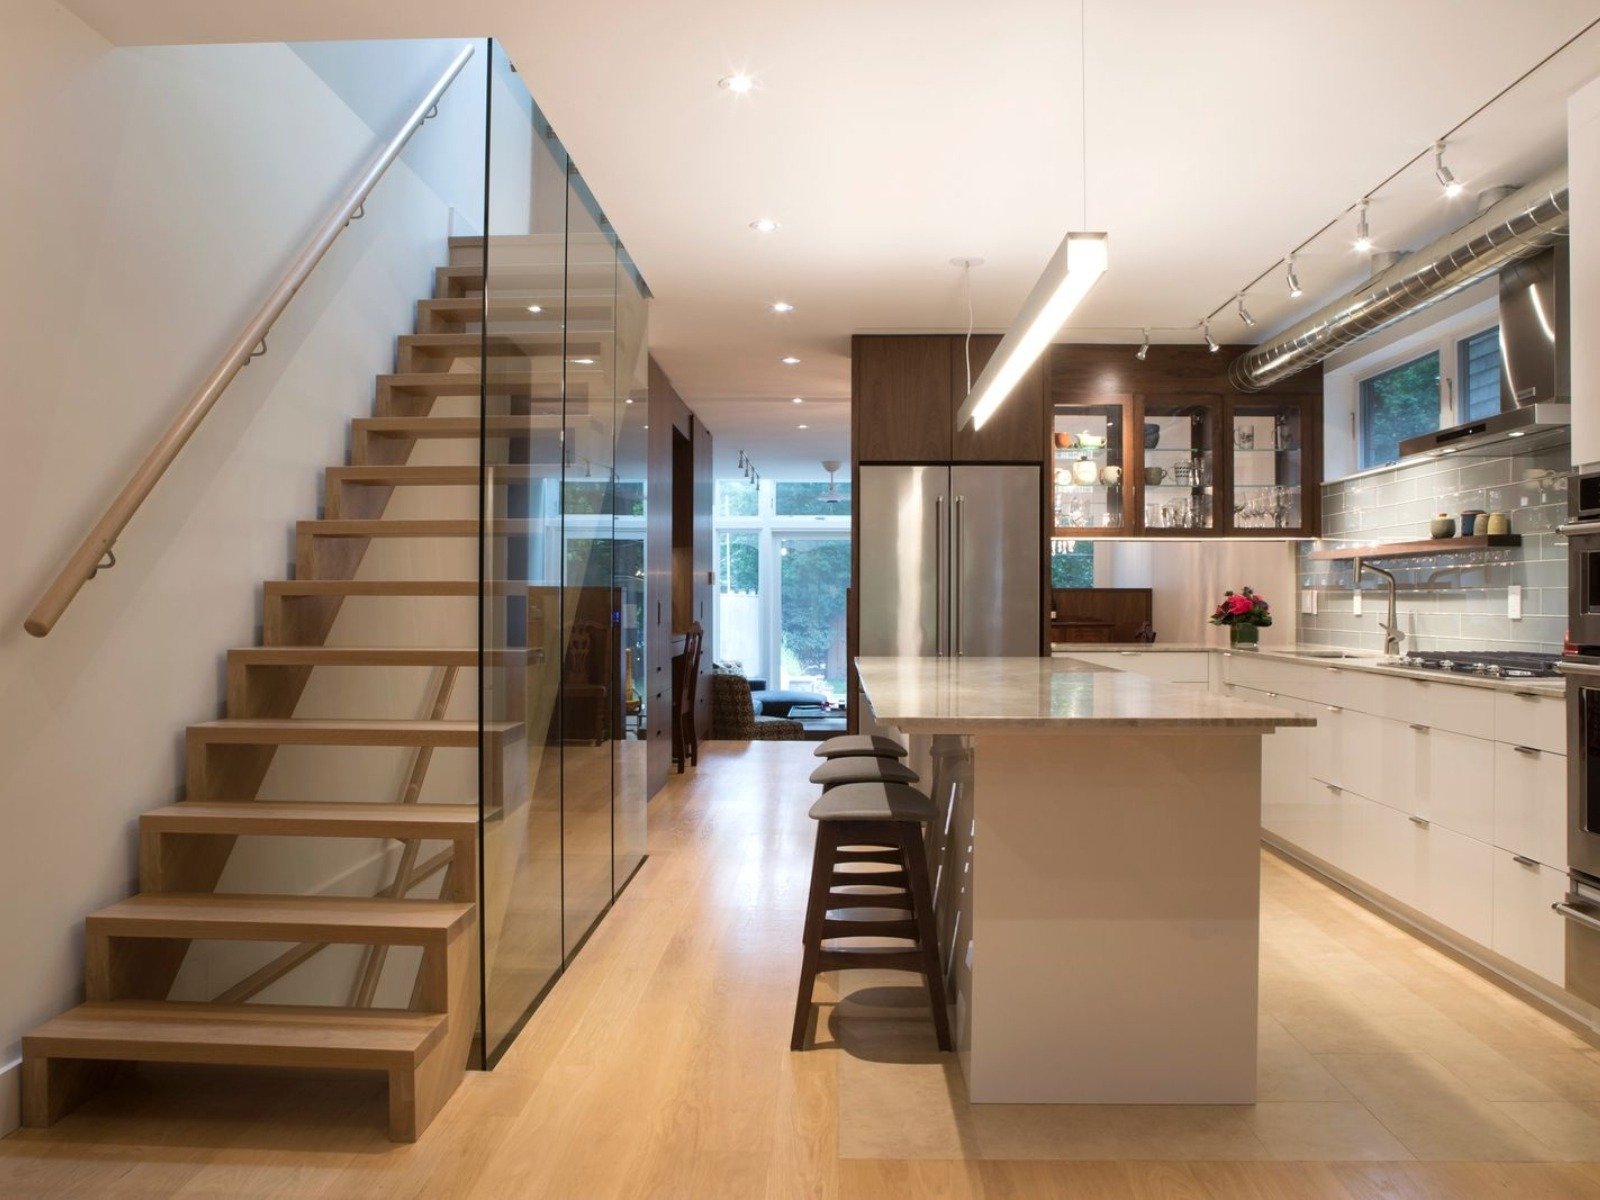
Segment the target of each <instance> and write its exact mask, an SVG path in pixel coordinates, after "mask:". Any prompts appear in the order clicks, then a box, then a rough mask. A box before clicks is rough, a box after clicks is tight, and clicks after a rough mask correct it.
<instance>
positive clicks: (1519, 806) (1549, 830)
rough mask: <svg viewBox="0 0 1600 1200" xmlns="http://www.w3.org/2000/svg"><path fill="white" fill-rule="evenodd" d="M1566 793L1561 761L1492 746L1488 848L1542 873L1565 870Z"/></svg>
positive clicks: (1522, 747) (1544, 753) (1554, 756)
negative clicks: (1527, 861) (1522, 859)
mask: <svg viewBox="0 0 1600 1200" xmlns="http://www.w3.org/2000/svg"><path fill="white" fill-rule="evenodd" d="M1566 790H1567V758H1566V755H1564V754H1552V753H1551V752H1550V751H1548V750H1539V749H1536V748H1534V747H1532V746H1527V745H1520V744H1519V745H1515V746H1508V745H1506V744H1505V743H1504V742H1497V743H1495V747H1494V837H1493V839H1492V840H1493V841H1494V844H1495V845H1496V846H1500V847H1502V848H1503V849H1506V850H1509V851H1510V852H1511V853H1513V854H1521V855H1524V856H1526V857H1528V858H1532V859H1537V860H1538V861H1539V862H1541V863H1543V864H1544V865H1545V866H1547V867H1557V868H1561V867H1565V866H1566V863H1567V806H1566V803H1565V796H1566Z"/></svg>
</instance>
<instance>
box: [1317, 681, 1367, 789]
mask: <svg viewBox="0 0 1600 1200" xmlns="http://www.w3.org/2000/svg"><path fill="white" fill-rule="evenodd" d="M1307 711H1308V712H1309V713H1310V714H1311V715H1312V716H1314V717H1315V718H1316V719H1317V725H1316V728H1315V730H1313V732H1312V737H1311V774H1312V777H1313V778H1315V779H1320V780H1322V782H1324V783H1331V784H1335V785H1337V786H1338V787H1342V788H1343V789H1344V790H1345V791H1347V792H1355V793H1356V794H1357V795H1359V796H1369V797H1370V796H1378V795H1381V794H1382V793H1381V790H1380V789H1381V787H1382V771H1383V756H1382V751H1383V719H1382V718H1381V717H1375V716H1373V715H1372V714H1371V713H1365V712H1361V711H1359V710H1357V709H1353V708H1345V707H1343V706H1341V705H1337V704H1313V705H1311V706H1310V707H1309V708H1308V709H1307Z"/></svg>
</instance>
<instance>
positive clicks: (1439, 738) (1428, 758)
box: [1377, 720, 1495, 842]
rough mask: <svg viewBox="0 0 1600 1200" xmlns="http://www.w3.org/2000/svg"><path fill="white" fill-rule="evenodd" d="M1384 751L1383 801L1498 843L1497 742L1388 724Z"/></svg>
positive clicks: (1413, 724) (1380, 792)
mask: <svg viewBox="0 0 1600 1200" xmlns="http://www.w3.org/2000/svg"><path fill="white" fill-rule="evenodd" d="M1382 746H1383V748H1382V753H1381V755H1380V758H1381V763H1380V766H1379V772H1378V774H1379V788H1378V792H1377V798H1378V799H1379V800H1382V801H1383V802H1384V803H1385V804H1387V805H1389V806H1391V807H1392V808H1397V809H1399V810H1400V811H1401V812H1403V813H1405V814H1407V815H1408V816H1413V815H1414V816H1419V817H1426V818H1427V819H1428V820H1430V821H1433V822H1435V823H1436V824H1439V825H1443V826H1445V827H1446V828H1448V829H1453V830H1455V831H1456V832H1457V833H1464V834H1466V835H1467V836H1468V837H1470V838H1476V839H1477V840H1478V841H1480V842H1492V841H1493V840H1494V772H1495V744H1494V743H1493V742H1488V741H1484V740H1483V739H1482V738H1472V737H1463V736H1462V735H1461V734H1459V733H1451V732H1450V731H1449V730H1448V729H1436V728H1434V727H1433V726H1431V725H1426V724H1423V723H1422V722H1419V721H1412V722H1408V723H1406V724H1402V723H1401V722H1399V721H1389V720H1386V721H1384V722H1383V743H1382Z"/></svg>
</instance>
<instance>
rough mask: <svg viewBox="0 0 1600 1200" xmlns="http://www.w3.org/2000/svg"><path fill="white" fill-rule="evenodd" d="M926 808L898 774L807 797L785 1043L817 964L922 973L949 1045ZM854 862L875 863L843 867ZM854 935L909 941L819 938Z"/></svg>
mask: <svg viewBox="0 0 1600 1200" xmlns="http://www.w3.org/2000/svg"><path fill="white" fill-rule="evenodd" d="M934 815H935V814H934V806H933V801H931V800H929V799H928V798H927V797H926V796H924V795H923V794H922V793H921V792H919V791H917V790H916V789H915V788H913V787H909V786H907V785H906V784H903V783H844V784H839V785H838V786H836V787H832V788H830V789H828V790H827V791H825V792H823V794H822V796H821V798H820V799H818V800H817V802H816V803H815V804H813V805H812V806H811V817H812V819H813V820H815V821H816V822H817V850H816V857H815V859H814V860H813V862H812V866H811V898H810V900H809V901H808V903H807V905H806V922H805V935H804V942H805V951H804V957H803V958H802V960H801V964H800V993H799V996H798V997H797V998H796V1000H795V1010H794V1033H793V1036H792V1037H791V1038H790V1039H789V1048H790V1049H791V1050H803V1049H804V1048H805V1041H806V1028H807V1026H808V1025H809V1024H810V1023H811V995H812V991H813V989H814V988H815V986H816V982H817V975H818V973H819V972H822V971H847V970H852V969H855V968H877V969H881V970H891V971H915V972H917V973H918V974H919V975H921V976H922V978H923V982H924V983H925V984H926V986H927V989H928V1002H929V1003H930V1004H931V1005H932V1006H933V1027H934V1032H935V1034H936V1035H937V1037H938V1039H939V1049H941V1050H949V1049H950V1015H949V1013H948V1012H947V1011H946V1009H945V1001H944V971H943V970H942V968H941V966H940V962H939V943H938V936H937V933H936V932H935V924H934V913H933V892H932V889H931V888H930V887H929V884H928V859H927V854H926V851H925V850H924V849H923V840H922V827H923V826H924V825H925V824H927V823H928V822H929V821H931V820H933V819H934ZM883 847H891V848H890V849H883ZM857 864H860V865H866V866H871V867H873V868H876V869H869V870H850V869H848V868H850V867H851V866H855V865H857ZM841 868H844V869H841ZM858 937H871V938H896V939H904V940H906V941H908V942H910V943H911V945H909V946H904V947H900V946H893V947H865V946H854V947H852V946H837V945H835V946H824V945H823V943H824V942H826V941H830V940H832V939H835V938H858Z"/></svg>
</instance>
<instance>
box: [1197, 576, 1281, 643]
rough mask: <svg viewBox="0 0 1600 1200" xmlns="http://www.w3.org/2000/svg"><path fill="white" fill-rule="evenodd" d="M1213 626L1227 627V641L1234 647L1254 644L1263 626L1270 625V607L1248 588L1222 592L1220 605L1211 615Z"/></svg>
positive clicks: (1262, 598)
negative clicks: (1241, 644)
mask: <svg viewBox="0 0 1600 1200" xmlns="http://www.w3.org/2000/svg"><path fill="white" fill-rule="evenodd" d="M1211 623H1212V624H1213V625H1226V626H1227V627H1228V640H1229V641H1231V642H1232V643H1233V644H1234V645H1238V644H1239V643H1241V642H1243V643H1246V644H1249V643H1252V642H1255V641H1256V640H1257V639H1258V638H1259V637H1260V633H1259V630H1260V629H1261V627H1262V626H1263V625H1271V624H1272V606H1271V605H1270V604H1268V603H1267V601H1266V599H1265V597H1262V596H1258V595H1256V594H1255V592H1253V591H1251V590H1250V589H1249V588H1240V589H1239V590H1238V591H1237V592H1224V593H1223V596H1222V603H1221V604H1219V605H1217V607H1216V609H1215V611H1213V612H1212V614H1211Z"/></svg>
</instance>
